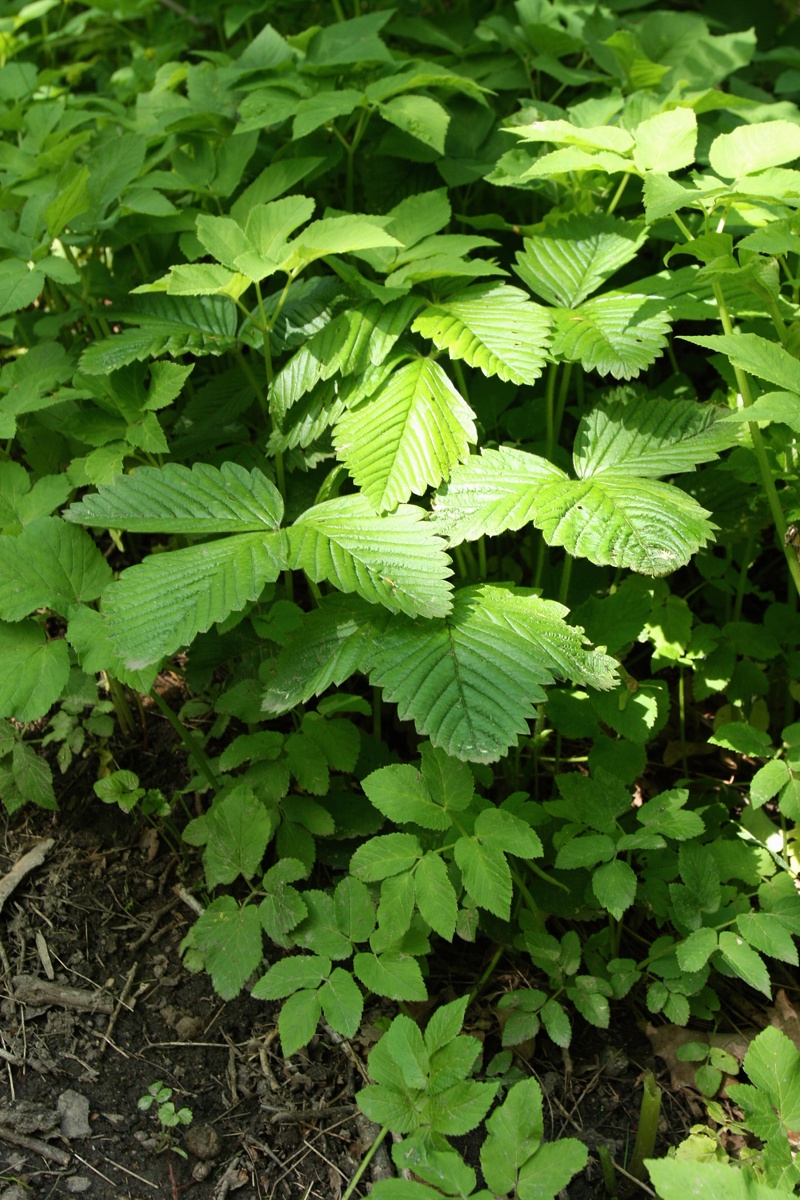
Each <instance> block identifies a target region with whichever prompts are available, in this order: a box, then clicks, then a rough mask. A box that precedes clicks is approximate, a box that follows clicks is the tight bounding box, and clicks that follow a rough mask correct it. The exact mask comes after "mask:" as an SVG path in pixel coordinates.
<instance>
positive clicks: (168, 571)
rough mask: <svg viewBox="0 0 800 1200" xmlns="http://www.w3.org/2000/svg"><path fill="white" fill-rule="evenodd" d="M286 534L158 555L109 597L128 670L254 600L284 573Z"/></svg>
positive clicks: (242, 537)
mask: <svg viewBox="0 0 800 1200" xmlns="http://www.w3.org/2000/svg"><path fill="white" fill-rule="evenodd" d="M282 538H283V535H282V534H281V533H269V534H258V533H246V534H238V535H235V536H233V537H229V538H225V539H223V540H222V541H218V542H207V543H205V544H204V545H202V546H190V547H188V548H187V549H185V550H175V551H172V552H171V553H169V554H153V555H151V556H150V557H149V558H147V559H145V561H144V562H143V563H141V564H140V565H138V566H135V567H129V568H128V569H127V570H126V571H123V573H122V575H121V576H120V579H119V581H118V582H117V583H115V584H113V585H112V586H111V587H110V588H109V589H108V591H107V593H106V601H107V602H106V604H105V606H104V611H105V612H106V614H107V616H108V626H109V633H110V636H111V638H112V639H113V641H114V642H115V644H116V645H117V647H118V648H119V650H120V653H121V655H122V658H123V661H124V663H125V665H126V666H127V667H129V668H130V669H134V670H139V669H141V668H142V667H145V666H147V665H148V664H149V663H156V662H159V661H160V659H161V658H163V657H164V655H166V654H171V653H172V652H173V651H174V650H177V649H178V647H179V646H182V645H186V644H187V643H189V642H191V641H192V639H193V638H194V637H195V636H196V635H197V634H198V633H203V632H205V631H206V630H207V629H210V627H211V626H212V625H213V624H214V622H215V621H221V620H223V619H224V618H225V617H227V616H228V614H229V613H231V612H237V611H239V609H242V608H244V606H245V604H247V602H248V601H249V600H255V599H257V597H258V596H259V595H260V594H261V592H262V591H263V590H264V585H265V584H266V583H270V582H272V580H274V579H277V578H278V575H279V574H280V572H281V571H282V570H283V569H284V567H285V565H286V564H285V558H284V552H283V541H282Z"/></svg>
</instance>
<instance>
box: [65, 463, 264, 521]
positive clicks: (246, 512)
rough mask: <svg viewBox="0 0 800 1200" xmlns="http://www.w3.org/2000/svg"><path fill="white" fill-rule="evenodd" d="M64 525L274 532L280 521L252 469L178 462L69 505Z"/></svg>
mask: <svg viewBox="0 0 800 1200" xmlns="http://www.w3.org/2000/svg"><path fill="white" fill-rule="evenodd" d="M65 516H66V519H67V520H68V521H75V522H78V523H79V524H81V525H95V526H98V527H100V528H102V529H129V530H131V531H132V532H135V533H195V534H211V533H249V532H251V531H252V532H262V531H266V530H275V529H277V528H278V527H279V525H280V523H281V518H282V516H283V501H282V499H281V496H280V493H279V492H278V490H277V488H276V487H275V486H274V485H273V484H272V483H270V481H269V480H268V479H267V478H266V476H265V475H263V474H262V473H261V471H259V470H258V469H257V468H255V467H254V468H253V470H251V471H247V470H245V468H244V467H240V466H239V465H238V463H233V462H228V463H223V464H222V467H220V468H217V467H212V466H209V465H207V464H206V463H196V464H195V465H194V466H193V467H192V468H191V470H189V469H188V468H187V467H183V466H181V465H180V464H178V463H167V465H166V466H165V467H162V468H160V469H159V468H155V467H139V468H137V470H136V471H134V472H133V474H131V475H123V476H121V477H120V478H119V479H118V480H117V481H116V482H115V483H114V484H113V485H112V486H110V487H101V488H100V489H99V491H98V492H96V493H94V494H93V495H88V496H84V497H83V499H82V500H81V501H80V502H79V503H77V504H72V505H70V507H69V509H67V512H66V514H65Z"/></svg>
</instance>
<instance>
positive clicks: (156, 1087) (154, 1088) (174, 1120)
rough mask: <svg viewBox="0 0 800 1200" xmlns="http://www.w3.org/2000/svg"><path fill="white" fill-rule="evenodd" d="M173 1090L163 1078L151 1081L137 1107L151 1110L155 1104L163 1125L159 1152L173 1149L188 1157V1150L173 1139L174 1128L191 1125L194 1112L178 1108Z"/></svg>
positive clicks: (157, 1115)
mask: <svg viewBox="0 0 800 1200" xmlns="http://www.w3.org/2000/svg"><path fill="white" fill-rule="evenodd" d="M172 1095H173V1091H172V1088H171V1087H167V1086H166V1085H165V1084H164V1083H163V1081H162V1080H160V1079H157V1080H156V1082H155V1083H151V1084H150V1086H149V1088H148V1089H147V1092H146V1093H145V1095H144V1096H140V1097H139V1099H138V1101H137V1105H136V1107H137V1108H138V1109H139V1110H140V1111H141V1112H149V1111H150V1110H151V1109H152V1108H153V1107H154V1106H155V1110H156V1111H155V1115H156V1117H157V1118H158V1123H159V1125H160V1126H161V1131H160V1134H159V1145H158V1152H159V1153H160V1152H161V1151H162V1150H172V1151H174V1152H175V1154H180V1156H181V1158H186V1157H187V1155H186V1151H185V1150H183V1149H181V1147H180V1146H176V1145H175V1143H174V1140H173V1137H174V1135H173V1130H174V1129H176V1128H177V1127H178V1126H180V1125H191V1123H192V1120H193V1119H194V1113H193V1112H192V1110H191V1109H190V1108H176V1107H175V1105H174V1103H173V1100H172Z"/></svg>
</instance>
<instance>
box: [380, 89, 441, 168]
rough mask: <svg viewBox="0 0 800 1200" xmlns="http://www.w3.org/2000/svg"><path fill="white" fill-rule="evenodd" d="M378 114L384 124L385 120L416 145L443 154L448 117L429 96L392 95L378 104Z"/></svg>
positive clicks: (439, 105)
mask: <svg viewBox="0 0 800 1200" xmlns="http://www.w3.org/2000/svg"><path fill="white" fill-rule="evenodd" d="M378 111H379V113H380V114H381V116H382V117H383V119H384V121H389V122H390V124H392V125H396V126H397V128H398V129H402V130H403V132H404V133H407V134H408V135H409V136H410V137H413V138H416V139H417V141H418V142H422V143H423V144H424V145H426V146H430V147H431V149H432V150H435V151H436V152H437V154H444V143H445V138H446V137H447V127H448V125H449V124H450V114H449V113H448V112H447V110H446V109H445V108H442V106H441V104H439V103H438V101H436V100H432V99H431V98H430V96H415V95H409V94H408V93H407V94H405V95H402V96H395V97H394V99H392V100H389V101H387V103H386V104H379V105H378Z"/></svg>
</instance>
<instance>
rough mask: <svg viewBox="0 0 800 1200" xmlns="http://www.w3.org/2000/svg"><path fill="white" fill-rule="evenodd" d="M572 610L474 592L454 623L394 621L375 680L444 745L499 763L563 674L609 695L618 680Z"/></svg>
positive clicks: (530, 598) (517, 594)
mask: <svg viewBox="0 0 800 1200" xmlns="http://www.w3.org/2000/svg"><path fill="white" fill-rule="evenodd" d="M566 612H567V610H566V609H565V608H563V607H562V606H561V605H559V604H556V603H554V602H552V601H547V600H542V599H540V598H539V597H538V596H536V595H534V594H533V593H532V592H529V591H527V590H525V589H514V588H510V587H504V586H500V585H490V584H483V585H479V586H477V587H471V588H464V589H462V590H460V591H459V592H457V593H456V596H455V603H454V607H453V612H452V614H451V615H450V616H449V617H448V618H446V619H444V620H439V621H436V622H433V621H430V622H425V623H424V624H421V623H419V622H413V621H410V620H404V619H402V618H399V617H398V618H395V619H394V620H393V621H391V622H390V623H389V626H388V628H387V629H386V631H385V633H384V635H383V637H382V638H381V641H380V644H379V645H378V647H377V648H376V650H375V652H374V658H373V662H372V667H371V671H370V679H371V681H372V682H373V683H374V684H376V685H377V686H379V687H382V688H384V694H385V698H386V699H387V700H391V701H394V702H395V703H397V705H398V708H399V713H400V716H401V718H402V719H404V720H406V719H411V720H413V721H414V722H415V723H416V726H417V730H418V731H419V733H421V734H426V735H427V736H428V737H430V739H431V741H432V742H433V744H434V745H437V746H440V747H442V749H444V750H445V751H446V752H447V753H448V754H451V755H452V756H453V757H455V758H460V759H465V760H468V761H472V762H495V761H496V760H497V759H498V758H500V757H501V756H502V755H503V754H504V753H505V751H506V750H507V749H508V747H509V746H510V745H512V744H513V743H514V742H515V740H516V738H517V737H518V736H519V735H521V734H524V733H526V732H527V729H528V725H527V722H528V720H530V719H532V718H534V717H535V715H536V711H535V709H534V708H533V704H534V703H541V702H542V701H543V700H544V699H545V696H546V693H545V692H544V690H543V688H544V687H546V686H548V685H550V684H551V683H552V682H553V680H554V677H555V675H560V676H564V677H566V678H569V679H573V680H574V681H575V682H578V681H580V680H585V681H586V682H589V681H591V683H592V684H593V686H595V687H601V688H602V687H608V686H610V685H611V684H612V682H613V671H614V665H613V661H612V660H610V659H608V658H606V657H605V656H604V655H602V654H599V653H597V652H592V651H587V650H584V649H583V634H582V631H581V630H579V629H577V628H575V627H573V626H569V625H567V624H566V622H565V620H564V617H565V615H566Z"/></svg>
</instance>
